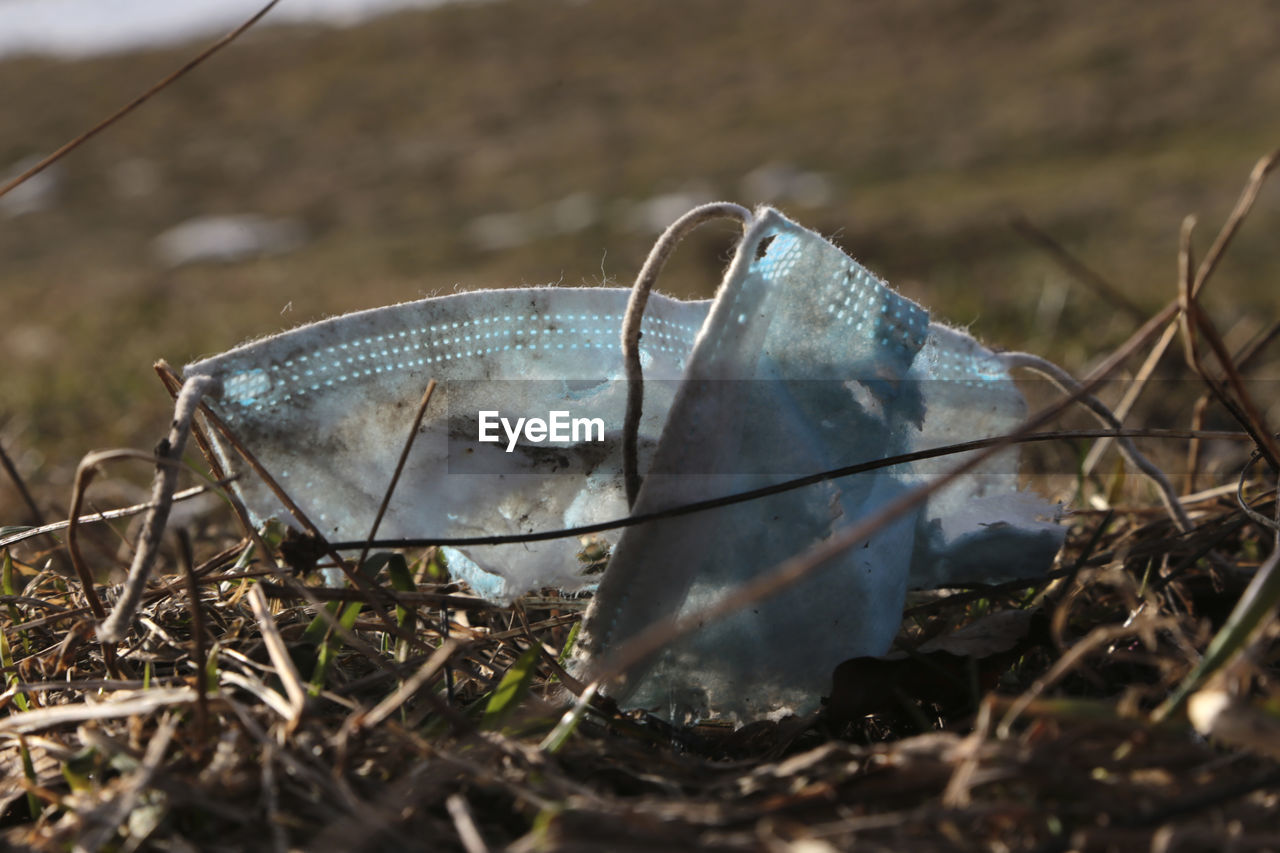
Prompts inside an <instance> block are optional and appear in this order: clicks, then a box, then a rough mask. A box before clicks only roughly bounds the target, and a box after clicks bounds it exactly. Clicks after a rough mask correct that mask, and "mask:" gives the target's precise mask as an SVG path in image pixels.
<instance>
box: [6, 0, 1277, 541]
mask: <svg viewBox="0 0 1280 853" xmlns="http://www.w3.org/2000/svg"><path fill="white" fill-rule="evenodd" d="M256 6H257V4H255V3H246V2H240V0H238V2H236V3H230V2H219V3H207V4H206V3H191V4H173V3H167V2H136V3H112V4H106V3H101V2H98V0H39V2H32V0H8V2H3V0H0V104H3V111H2V112H0V175H6V174H7V175H12V174H16V173H17V171H20V170H21V169H22V168H24V167H25V166H26V165H29V164H30V163H31V162H34V158H39V157H40V156H43V155H45V154H47V153H49V152H50V151H52V150H54V149H56V148H57V147H58V146H59V145H61V144H62V143H64V142H66V141H67V140H68V139H70V138H71V137H73V136H75V135H76V134H78V133H80V132H82V131H84V130H86V129H87V128H89V127H90V126H92V125H93V124H94V123H95V122H97V121H98V120H100V119H101V118H103V117H105V116H106V115H108V114H109V113H111V112H112V111H114V110H115V109H116V108H118V107H119V106H120V105H122V104H123V103H125V102H126V101H128V100H129V99H131V98H132V97H134V96H135V95H136V94H138V93H139V92H141V91H142V90H144V89H145V88H146V87H147V86H149V85H150V84H152V83H153V82H155V81H156V80H157V79H159V78H160V77H162V76H163V75H165V74H167V73H169V72H170V71H172V70H174V69H175V68H176V67H178V66H179V65H180V64H181V63H182V62H184V61H185V60H186V59H188V58H189V57H190V56H192V55H193V54H194V53H195V52H196V51H197V50H198V49H199V47H200V46H201V45H203V44H204V43H206V42H207V41H209V40H210V39H211V38H213V37H214V36H216V35H217V34H219V33H220V32H223V31H225V30H226V29H228V28H229V27H230V26H232V25H234V23H235V22H236V21H237V20H238V19H240V18H243V17H245V16H247V15H248V14H250V13H251V12H252V11H254V9H255V8H256ZM407 7H416V8H407ZM182 9H185V10H186V12H185V13H182V12H175V10H182ZM184 15H185V16H184ZM176 19H181V20H176ZM268 22H271V25H263V26H260V27H259V28H256V29H254V30H252V31H251V32H249V33H248V34H247V35H246V36H245V37H244V38H242V40H240V41H239V42H237V43H236V44H234V45H232V46H231V47H230V48H228V49H226V50H225V51H224V52H222V53H220V54H218V55H217V56H215V57H214V58H213V59H212V60H211V61H209V62H208V63H206V64H205V65H203V66H202V67H200V68H199V69H197V70H196V71H195V72H193V73H192V74H190V75H188V76H187V77H186V78H184V79H182V80H181V81H180V82H178V83H177V84H176V85H175V86H173V87H171V88H170V89H168V90H166V91H164V92H163V93H161V94H160V95H159V96H157V97H156V98H155V99H154V100H153V101H151V102H150V103H148V104H146V105H145V106H144V107H143V108H142V109H141V110H139V111H138V112H136V113H135V114H133V115H131V116H129V117H128V118H126V119H125V120H124V121H122V122H121V123H120V124H118V125H117V126H115V127H112V128H111V129H109V130H108V131H106V132H105V133H103V134H102V135H101V136H100V137H98V138H97V139H95V140H93V141H92V142H91V143H89V144H88V145H87V146H85V147H84V148H82V149H80V150H78V151H76V152H75V153H73V154H72V155H71V156H70V157H68V158H66V159H65V160H64V161H62V162H61V163H60V164H58V165H57V166H56V167H55V168H54V169H52V170H51V171H49V172H48V173H46V174H45V175H42V176H41V177H40V178H38V179H36V180H35V181H33V182H31V183H29V184H27V185H26V186H24V187H22V188H21V189H19V190H18V191H16V192H14V193H12V194H11V195H9V196H8V197H5V198H2V199H0V443H3V446H4V447H5V448H6V449H7V450H8V451H9V452H10V454H11V455H12V456H13V457H14V458H15V461H16V463H17V464H18V467H19V469H20V470H21V472H22V474H23V476H24V477H26V478H27V479H28V481H29V482H30V483H31V484H32V485H33V487H35V488H36V489H37V490H39V491H41V492H48V493H51V494H67V493H68V492H69V482H70V476H71V472H72V471H73V470H74V465H75V463H76V462H77V461H78V460H79V458H80V456H81V455H82V454H83V453H85V452H86V451H88V450H90V449H94V448H99V447H105V446H113V445H132V446H137V447H150V446H152V445H153V444H154V443H155V441H156V440H158V439H159V438H160V437H161V436H162V435H163V433H164V431H165V428H166V426H167V423H168V417H169V411H170V403H169V400H168V396H167V394H166V393H165V392H164V390H163V389H162V387H161V386H160V384H159V383H158V382H157V381H156V379H155V377H154V374H153V372H152V369H151V365H152V363H153V361H154V360H155V359H157V358H162V357H163V358H165V359H168V360H169V361H170V362H171V363H173V364H174V365H175V366H179V367H180V366H181V365H182V364H184V363H185V362H187V361H188V360H191V359H192V358H194V357H197V356H200V355H207V354H212V353H215V352H219V351H222V350H225V349H228V348H230V347H231V346H233V345H234V344H237V343H239V342H242V341H244V340H246V339H248V338H252V337H256V336H261V335H266V334H270V333H272V332H275V331H278V330H280V329H284V328H288V327H291V326H294V325H297V324H300V323H303V322H306V321H309V320H314V319H317V318H320V317H324V316H327V315H333V314H337V313H341V312H346V311H351V310H355V309H361V308H369V307H375V306H379V305H384V304H387V303H391V302H397V301H404V300H411V299H416V298H420V297H423V296H428V295H433V294H439V293H446V292H451V291H453V290H455V289H471V288H481V287H501V286H508V285H523V284H547V283H559V284H565V285H596V284H603V283H607V284H611V285H617V286H623V285H627V284H629V283H630V281H631V279H632V277H633V276H634V274H635V272H636V270H637V269H638V267H639V265H640V264H641V262H642V261H643V259H644V256H645V254H646V252H647V250H648V248H649V246H650V244H651V242H652V240H653V238H654V236H655V235H656V234H657V233H658V232H659V231H660V230H661V229H662V228H663V227H665V225H666V224H668V223H669V222H670V221H671V220H672V219H674V218H675V217H676V216H678V215H679V214H680V213H682V212H683V211H684V210H685V209H687V208H688V207H690V206H692V205H694V204H696V203H698V202H702V201H707V200H713V199H728V200H733V201H738V202H741V203H744V204H757V203H770V204H773V205H776V206H778V207H780V208H781V209H782V210H783V211H784V212H786V213H787V214H789V215H790V216H792V217H793V218H795V219H797V220H798V221H800V222H801V223H802V224H804V225H807V226H809V227H811V228H814V229H816V230H819V231H821V232H822V233H823V234H825V235H828V236H830V237H831V238H832V239H833V240H834V241H836V242H837V243H838V244H840V245H841V246H842V247H843V248H845V250H846V251H848V252H849V253H850V254H852V255H853V256H854V257H856V258H858V259H859V260H861V261H862V262H863V263H865V264H866V265H867V266H869V267H870V268H872V269H873V270H875V271H876V272H878V273H879V274H880V275H881V276H883V277H884V278H886V279H887V280H888V281H889V282H891V283H892V284H893V285H894V286H895V287H897V288H898V289H900V290H901V291H903V292H904V293H906V294H907V295H909V296H911V297H913V298H915V299H917V300H918V301H920V302H922V303H923V304H924V305H926V306H927V307H929V308H930V309H931V310H932V311H933V314H934V316H935V318H945V319H947V320H949V321H951V322H952V323H955V324H959V325H964V326H967V327H968V328H969V329H970V330H971V331H972V332H973V333H974V334H975V335H977V336H978V337H979V338H981V339H983V340H985V341H986V342H988V343H990V344H994V345H999V346H1002V347H1006V348H1019V349H1027V350H1032V351H1034V352H1037V353H1040V354H1042V355H1045V356H1048V357H1050V358H1053V359H1055V360H1057V361H1059V362H1061V363H1063V364H1065V365H1066V366H1067V367H1069V368H1071V369H1072V370H1075V371H1082V370H1084V369H1087V367H1088V365H1089V364H1090V363H1091V361H1094V360H1096V359H1098V358H1101V357H1103V356H1105V355H1106V354H1107V353H1108V352H1109V351H1110V349H1111V348H1112V347H1114V346H1115V345H1116V344H1117V343H1118V342H1120V341H1122V340H1123V339H1124V338H1125V337H1126V336H1127V335H1128V334H1130V333H1131V332H1132V331H1133V330H1134V329H1135V328H1136V327H1137V326H1138V325H1139V324H1140V323H1141V321H1142V320H1143V319H1145V317H1146V316H1148V315H1149V314H1150V313H1151V312H1153V311H1154V310H1156V309H1158V308H1159V307H1160V306H1161V305H1163V304H1164V303H1165V302H1166V301H1168V300H1169V299H1171V298H1173V296H1174V295H1175V281H1176V278H1175V276H1176V269H1177V265H1176V248H1177V239H1178V230H1179V226H1180V223H1181V221H1182V218H1183V217H1184V216H1185V215H1187V214H1190V213H1194V214H1196V215H1197V216H1198V217H1199V220H1200V222H1201V226H1200V228H1199V231H1198V232H1197V239H1196V245H1197V247H1198V249H1199V251H1200V252H1201V253H1202V252H1203V251H1204V249H1205V248H1207V246H1208V244H1209V242H1210V240H1211V239H1212V237H1213V235H1214V234H1215V233H1216V231H1217V229H1218V227H1219V226H1220V224H1221V222H1222V220H1223V219H1224V217H1225V216H1226V214H1227V213H1228V211H1229V210H1230V209H1231V207H1232V205H1233V203H1234V201H1235V199H1236V197H1237V195H1238V193H1239V191H1240V188H1241V186H1242V184H1243V182H1244V180H1245V178H1246V177H1247V175H1248V174H1249V171H1250V169H1251V168H1252V167H1253V165H1254V163H1255V162H1256V161H1257V159H1258V158H1259V157H1260V156H1262V155H1263V154H1265V153H1267V152H1268V151H1269V150H1271V149H1272V148H1274V147H1276V146H1277V145H1280V59H1278V58H1280V4H1277V3H1276V2H1274V0H1240V2H1236V3H1233V4H1231V5H1230V6H1229V7H1225V6H1223V5H1222V4H1220V3H1216V2H1212V0H1167V2H1163V3H1159V4H1115V3H1111V2H1107V0H1079V2H1076V3H1070V4H1059V3H1040V2H1031V3H1006V4H990V3H985V2H974V0H860V2H848V0H810V2H802V3H789V4H784V3H777V2H775V0H699V2H693V3H689V2H683V3H674V2H654V3H628V2H621V0H618V2H611V0H487V2H465V1H464V2H455V3H450V4H445V5H433V4H430V3H422V2H418V3H413V2H398V3H397V2H387V3H385V4H378V3H374V2H369V0H365V2H356V0H346V1H345V2H344V0H324V2H320V0H312V2H304V0H284V2H282V3H281V4H280V6H279V7H278V9H277V10H276V11H274V12H273V13H272V14H271V15H270V16H269V18H268ZM1018 223H1022V224H1021V225H1019V224H1018ZM1026 223H1030V224H1031V225H1032V226H1033V227H1034V228H1035V229H1039V231H1040V232H1042V233H1043V234H1047V235H1050V236H1051V237H1052V238H1053V239H1054V240H1056V241H1058V242H1059V243H1060V244H1061V245H1062V246H1063V247H1065V248H1066V249H1067V250H1068V251H1070V252H1071V253H1073V254H1075V255H1076V256H1077V257H1078V258H1080V259H1082V260H1083V261H1084V262H1085V263H1087V264H1088V265H1089V266H1090V267H1091V268H1092V269H1093V270H1095V271H1096V272H1097V273H1098V274H1099V275H1100V276H1101V277H1102V278H1103V279H1105V280H1106V281H1107V282H1108V283H1109V286H1110V288H1111V290H1110V291H1109V292H1108V291H1105V290H1104V291H1101V292H1100V291H1098V290H1094V289H1091V288H1089V287H1085V286H1083V285H1082V284H1081V283H1080V281H1079V280H1078V278H1076V277H1074V276H1072V275H1070V274H1068V273H1067V272H1066V271H1064V269H1063V268H1062V266H1061V265H1060V264H1059V263H1058V262H1057V261H1056V260H1055V258H1054V257H1053V255H1052V253H1050V252H1047V251H1046V250H1045V249H1044V247H1043V246H1042V245H1040V244H1039V243H1038V242H1037V240H1036V239H1035V238H1033V237H1032V236H1031V232H1030V231H1029V230H1028V226H1027V224H1026ZM1278 226H1280V186H1277V185H1275V184H1272V185H1271V186H1269V187H1267V188H1266V190H1265V191H1264V193H1263V195H1262V197H1261V199H1260V200H1259V203H1258V206H1257V209H1256V210H1255V212H1254V214H1253V216H1252V218H1251V219H1250V220H1249V222H1248V223H1247V224H1246V226H1245V228H1244V229H1243V231H1242V232H1241V233H1240V235H1239V237H1238V239H1237V241H1236V243H1235V244H1234V245H1233V247H1232V249H1231V252H1230V254H1229V255H1228V257H1227V259H1226V262H1225V263H1224V264H1223V266H1222V267H1221V269H1220V270H1219V273H1218V274H1217V276H1216V278H1215V279H1214V280H1213V281H1212V283H1211V286H1210V288H1209V290H1208V291H1207V292H1206V294H1205V302H1206V305H1207V307H1208V308H1209V309H1210V312H1211V314H1212V315H1213V317H1214V319H1215V320H1216V321H1217V322H1218V324H1219V325H1220V327H1221V328H1222V329H1224V330H1226V332H1227V336H1228V342H1229V343H1231V344H1232V345H1238V344H1240V343H1242V342H1243V341H1245V340H1247V339H1248V338H1249V337H1250V336H1251V335H1253V334H1255V333H1256V332H1257V331H1258V330H1259V329H1260V328H1262V327H1264V326H1265V325H1266V324H1267V323H1269V322H1270V321H1271V320H1273V319H1275V318H1276V317H1277V315H1278V314H1280V312H1277V303H1280V296H1278V294H1280V288H1278V287H1277V280H1276V278H1277V275H1276V274H1277V270H1278V269H1280V246H1278V245H1277V240H1276V237H1277V234H1278V233H1280V232H1278V230H1277V227H1278ZM732 243H733V232H732V229H731V228H730V227H729V226H728V225H727V224H726V225H724V226H710V227H708V228H706V229H704V231H703V232H700V233H699V234H698V235H696V238H695V239H693V240H691V241H690V242H689V243H687V244H686V245H685V246H684V247H682V249H681V250H680V251H679V252H678V253H677V255H676V258H675V260H674V261H673V263H672V264H671V266H670V267H669V268H668V271H667V272H666V274H664V277H663V279H662V281H661V283H660V285H659V289H660V290H664V291H666V292H669V293H674V294H677V295H681V296H694V295H697V296H708V295H710V294H711V293H712V291H713V290H714V288H715V286H716V284H717V282H718V277H719V272H720V269H721V268H722V266H723V265H724V263H725V262H726V260H727V259H728V256H729V252H730V250H731V247H732ZM1169 358H1170V360H1171V361H1175V362H1176V361H1177V359H1178V358H1180V354H1177V353H1174V354H1171V356H1170V357H1169ZM1177 420H1178V422H1179V423H1180V424H1182V423H1185V419H1184V418H1182V417H1181V416H1179V417H1178V419H1177ZM139 467H141V466H139ZM138 474H139V476H140V478H142V479H145V478H146V476H147V472H146V471H145V470H140V471H139V472H138ZM0 482H3V485H0V518H2V517H9V518H14V515H12V514H9V515H7V516H6V515H4V514H3V511H4V510H6V509H12V510H13V511H14V512H18V507H19V504H18V503H17V498H16V494H14V493H13V490H12V488H11V487H10V484H9V482H8V480H7V479H4V480H2V481H0ZM64 489H65V490H66V491H62V490H64Z"/></svg>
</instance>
